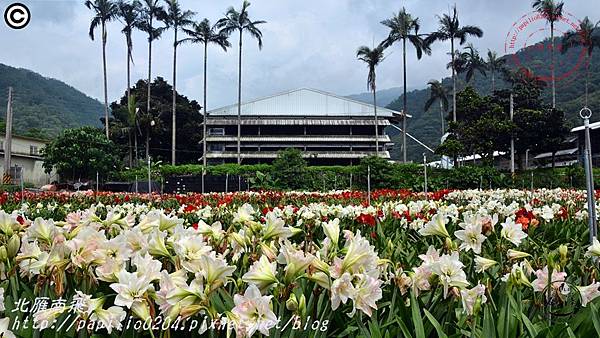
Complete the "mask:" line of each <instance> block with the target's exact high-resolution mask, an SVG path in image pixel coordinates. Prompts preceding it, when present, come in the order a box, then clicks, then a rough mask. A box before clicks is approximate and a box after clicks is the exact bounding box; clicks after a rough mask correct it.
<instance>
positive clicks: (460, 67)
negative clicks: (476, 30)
mask: <svg viewBox="0 0 600 338" xmlns="http://www.w3.org/2000/svg"><path fill="white" fill-rule="evenodd" d="M464 50H465V51H464V52H462V53H460V54H459V56H458V58H457V59H456V60H455V68H456V71H457V72H458V73H465V80H466V81H467V83H468V82H471V79H472V78H473V75H475V73H476V72H479V73H481V75H483V76H487V74H486V72H485V71H486V69H487V66H486V64H485V62H484V61H483V59H482V58H481V56H479V52H478V51H477V49H475V47H474V46H473V44H468V45H467V47H465V48H464ZM450 67H452V64H451V63H450V64H448V68H450Z"/></svg>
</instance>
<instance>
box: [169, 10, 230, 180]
mask: <svg viewBox="0 0 600 338" xmlns="http://www.w3.org/2000/svg"><path fill="white" fill-rule="evenodd" d="M184 31H185V33H186V34H187V35H188V38H185V39H183V40H181V41H179V43H183V42H190V43H198V44H202V45H204V46H203V47H204V73H203V76H204V95H203V98H204V104H203V105H202V109H203V110H204V114H203V120H204V123H202V135H206V121H207V120H206V111H207V108H206V106H207V103H206V91H207V89H206V88H207V84H206V82H207V72H208V45H209V44H215V45H217V46H219V47H221V48H222V49H223V50H224V51H227V48H229V47H231V43H229V39H228V37H227V35H225V34H223V33H221V32H218V31H217V27H216V26H214V25H211V24H210V21H209V20H208V19H204V20H202V21H201V22H199V23H194V24H193V25H192V27H191V29H184ZM202 154H203V155H202V165H203V166H204V167H206V137H203V138H202ZM203 182H204V181H203Z"/></svg>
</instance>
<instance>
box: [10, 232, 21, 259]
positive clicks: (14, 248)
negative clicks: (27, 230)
mask: <svg viewBox="0 0 600 338" xmlns="http://www.w3.org/2000/svg"><path fill="white" fill-rule="evenodd" d="M20 248H21V238H20V237H19V235H17V234H14V235H12V237H11V238H10V239H9V240H8V244H7V254H8V258H14V257H15V256H16V255H17V253H18V252H19V249H20Z"/></svg>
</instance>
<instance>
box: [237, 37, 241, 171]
mask: <svg viewBox="0 0 600 338" xmlns="http://www.w3.org/2000/svg"><path fill="white" fill-rule="evenodd" d="M239 53H240V54H239V57H238V112H237V113H238V116H237V163H238V164H241V163H242V157H241V149H240V141H241V137H242V31H241V30H240V51H239Z"/></svg>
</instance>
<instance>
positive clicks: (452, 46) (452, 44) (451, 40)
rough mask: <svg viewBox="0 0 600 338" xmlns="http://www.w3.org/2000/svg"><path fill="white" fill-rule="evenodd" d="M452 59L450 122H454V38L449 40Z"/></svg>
mask: <svg viewBox="0 0 600 338" xmlns="http://www.w3.org/2000/svg"><path fill="white" fill-rule="evenodd" d="M450 47H451V48H452V50H451V53H450V55H451V57H452V61H451V62H452V67H451V68H452V121H454V122H456V70H455V69H454V38H452V39H450Z"/></svg>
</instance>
